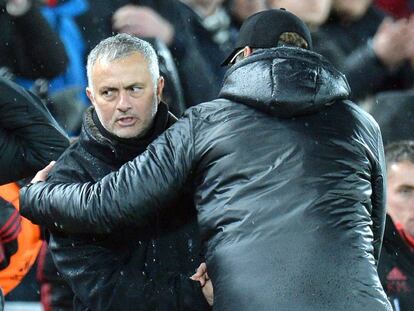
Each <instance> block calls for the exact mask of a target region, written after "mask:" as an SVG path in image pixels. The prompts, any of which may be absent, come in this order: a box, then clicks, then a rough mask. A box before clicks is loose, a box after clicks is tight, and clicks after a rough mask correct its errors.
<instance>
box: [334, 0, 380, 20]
mask: <svg viewBox="0 0 414 311" xmlns="http://www.w3.org/2000/svg"><path fill="white" fill-rule="evenodd" d="M371 2H372V0H333V2H332V9H333V10H334V11H335V12H336V13H337V14H338V15H339V16H343V17H344V19H345V20H358V19H359V18H360V17H362V16H363V15H364V14H365V12H366V11H367V9H368V7H369V6H370V5H371Z"/></svg>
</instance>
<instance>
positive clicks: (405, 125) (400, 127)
mask: <svg viewBox="0 0 414 311" xmlns="http://www.w3.org/2000/svg"><path fill="white" fill-rule="evenodd" d="M409 24H414V23H413V18H411V19H410V22H409ZM409 32H410V33H411V35H410V36H409V41H408V42H407V45H406V54H407V58H409V59H410V61H411V67H412V68H414V25H413V26H410V30H409ZM370 113H371V114H372V115H373V116H374V118H375V119H376V120H377V122H378V124H379V125H380V127H381V133H382V138H383V141H384V144H389V143H391V142H395V141H400V140H414V131H413V122H412V120H413V119H414V84H413V85H412V86H411V88H410V89H408V90H397V91H388V92H382V93H379V94H377V96H376V97H375V104H374V105H373V106H372V107H371V109H370Z"/></svg>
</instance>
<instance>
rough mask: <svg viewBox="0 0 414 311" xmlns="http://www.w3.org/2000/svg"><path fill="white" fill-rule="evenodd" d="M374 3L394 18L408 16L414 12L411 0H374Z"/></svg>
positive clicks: (413, 3) (413, 4)
mask: <svg viewBox="0 0 414 311" xmlns="http://www.w3.org/2000/svg"><path fill="white" fill-rule="evenodd" d="M375 5H376V6H377V7H379V8H381V9H383V10H384V11H386V12H388V13H389V14H391V15H392V16H394V17H395V18H402V17H408V16H410V15H411V14H412V13H413V12H414V1H412V0H375Z"/></svg>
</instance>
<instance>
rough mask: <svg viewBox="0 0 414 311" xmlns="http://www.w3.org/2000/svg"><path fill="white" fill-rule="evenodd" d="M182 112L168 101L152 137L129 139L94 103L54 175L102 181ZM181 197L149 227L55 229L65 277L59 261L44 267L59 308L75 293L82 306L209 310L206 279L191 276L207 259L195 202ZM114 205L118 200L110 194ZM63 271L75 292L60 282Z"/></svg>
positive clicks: (113, 310)
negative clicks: (174, 111)
mask: <svg viewBox="0 0 414 311" xmlns="http://www.w3.org/2000/svg"><path fill="white" fill-rule="evenodd" d="M175 120H176V119H175V117H174V116H173V115H171V114H170V113H169V111H168V108H167V106H166V105H165V104H163V103H161V104H160V105H159V107H158V112H157V114H156V116H155V119H154V123H153V126H152V127H151V129H150V130H149V131H148V133H147V134H146V135H145V137H140V138H131V139H122V138H119V137H115V136H114V135H112V134H111V133H109V132H107V131H106V130H105V129H104V127H103V126H102V125H101V124H100V123H99V119H98V118H97V115H96V113H95V111H94V109H92V108H90V109H88V110H87V111H86V113H85V117H84V121H83V128H82V132H81V135H80V138H79V140H78V141H77V142H76V143H75V144H73V145H72V146H71V147H70V148H69V149H68V150H67V152H65V153H64V154H63V155H62V157H61V158H60V159H59V161H58V162H57V163H56V165H55V167H54V169H53V171H52V172H51V174H50V176H49V178H48V180H49V181H51V182H66V183H69V182H87V181H98V180H99V179H100V178H102V177H103V176H105V175H106V174H108V173H110V172H111V171H114V170H116V169H118V168H119V167H120V166H121V165H122V164H124V163H125V162H127V161H129V160H132V159H133V158H134V157H135V156H137V155H139V154H140V153H142V152H143V151H144V150H145V148H146V146H147V145H148V144H149V143H150V142H152V141H153V140H154V139H155V138H156V137H157V136H158V135H160V134H161V133H162V132H164V131H165V129H166V128H168V127H169V126H170V125H171V124H173V123H174V122H175ZM174 204H177V205H178V206H177V209H176V210H177V211H176V212H175V213H174V215H171V214H169V213H167V212H168V211H166V212H165V213H159V214H158V215H156V216H155V217H153V218H152V219H150V220H149V221H147V223H146V225H145V228H136V227H135V226H130V227H127V228H120V229H119V230H116V231H115V232H112V233H111V234H109V235H98V234H94V228H93V227H89V229H88V230H87V234H82V235H71V234H66V233H62V232H57V231H56V230H53V232H52V233H51V236H50V241H49V249H50V250H51V254H52V257H53V261H54V262H55V263H56V267H57V270H58V271H59V272H60V274H59V276H60V277H57V276H56V275H53V273H54V271H55V270H56V269H53V267H51V266H50V265H51V264H52V263H53V262H49V266H47V265H46V264H45V269H44V272H45V281H46V282H49V283H50V284H51V300H52V303H53V305H52V308H53V307H56V308H58V307H59V305H63V304H64V305H68V304H71V303H72V302H71V301H67V299H71V296H72V297H73V295H74V296H75V299H74V303H73V310H76V311H90V310H93V311H105V310H106V311H118V310H122V311H137V310H145V311H150V310H151V311H152V310H157V311H178V310H180V311H184V310H200V311H201V310H208V309H209V308H208V306H207V303H206V302H205V299H204V297H203V296H202V293H201V290H200V288H199V286H198V284H197V283H195V282H193V281H191V280H190V279H189V276H191V275H192V274H193V272H194V271H195V269H196V268H197V267H198V265H199V264H200V263H201V258H200V247H199V244H200V242H199V238H198V231H197V226H196V221H195V215H194V207H193V205H192V204H191V201H190V202H188V200H186V199H185V198H181V200H180V201H177V202H174ZM107 205H108V206H112V205H111V203H110V201H108V202H107ZM75 226H76V225H75ZM177 227H179V229H177ZM69 231H70V230H69ZM189 244H191V246H189ZM62 277H63V279H64V280H66V281H67V283H68V284H69V285H70V287H71V288H72V290H73V293H72V292H69V293H68V288H67V287H62V286H59V285H60V284H61V283H62V282H64V280H63V279H62ZM59 299H61V300H60V301H59ZM65 300H66V301H65Z"/></svg>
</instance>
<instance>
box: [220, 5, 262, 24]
mask: <svg viewBox="0 0 414 311" xmlns="http://www.w3.org/2000/svg"><path fill="white" fill-rule="evenodd" d="M226 6H227V9H228V11H229V12H230V16H231V18H232V23H233V25H234V26H235V27H236V28H237V29H240V26H241V24H242V23H243V22H244V20H245V19H246V18H248V17H249V16H250V15H253V14H254V13H257V12H260V11H263V10H266V9H267V8H268V7H267V5H266V0H227V1H226Z"/></svg>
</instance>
